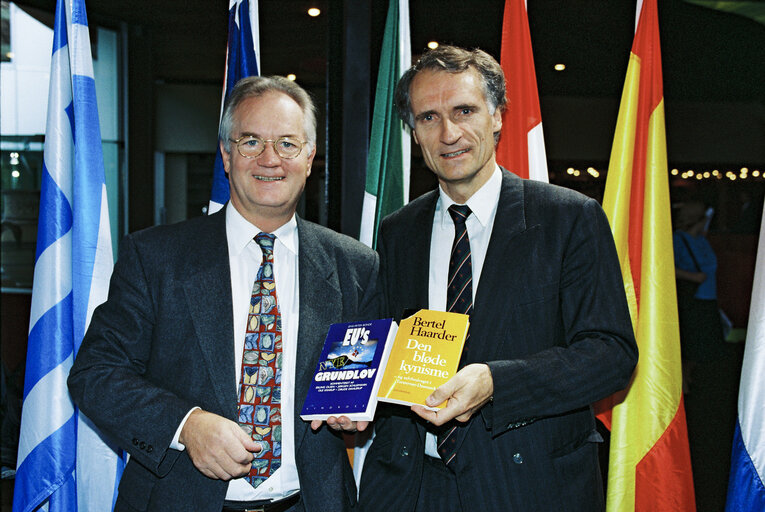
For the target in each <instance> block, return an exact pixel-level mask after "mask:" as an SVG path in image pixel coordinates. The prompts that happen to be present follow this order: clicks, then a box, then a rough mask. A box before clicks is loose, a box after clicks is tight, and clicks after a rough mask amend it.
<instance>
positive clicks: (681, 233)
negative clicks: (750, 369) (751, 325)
mask: <svg viewBox="0 0 765 512" xmlns="http://www.w3.org/2000/svg"><path fill="white" fill-rule="evenodd" d="M708 220H709V219H708V217H707V215H706V211H705V208H704V204H703V203H702V202H701V201H688V202H686V203H683V204H681V205H680V208H679V210H678V212H677V215H676V221H675V232H674V234H673V245H674V250H675V277H676V278H677V302H678V315H679V320H680V344H681V347H682V359H683V392H684V393H688V391H689V387H690V385H691V383H692V381H693V377H692V373H693V369H694V368H695V366H696V365H697V364H698V363H703V362H706V361H709V360H710V359H712V358H713V357H714V354H715V352H716V350H717V349H719V348H720V344H721V343H722V339H723V337H722V324H721V322H720V312H719V310H718V306H717V256H716V255H715V252H714V250H713V249H712V246H711V245H710V244H709V241H708V240H707V238H706V231H707V225H708Z"/></svg>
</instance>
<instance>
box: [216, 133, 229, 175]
mask: <svg viewBox="0 0 765 512" xmlns="http://www.w3.org/2000/svg"><path fill="white" fill-rule="evenodd" d="M218 146H220V156H221V158H222V160H223V169H224V170H225V171H226V175H228V170H229V168H230V167H229V166H230V165H231V153H229V152H228V151H226V145H225V144H223V141H222V140H221V141H218Z"/></svg>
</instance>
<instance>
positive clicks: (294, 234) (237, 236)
mask: <svg viewBox="0 0 765 512" xmlns="http://www.w3.org/2000/svg"><path fill="white" fill-rule="evenodd" d="M261 231H262V230H260V229H259V228H258V227H257V226H254V225H253V224H250V222H249V221H247V220H246V219H245V218H244V217H242V215H241V214H240V213H239V212H238V211H237V210H236V208H234V206H233V205H232V204H231V203H230V202H229V203H228V205H227V206H226V240H227V242H228V259H229V267H230V269H231V297H232V308H233V314H234V326H233V328H234V359H235V368H236V389H237V396H238V393H239V387H240V382H239V380H240V377H241V373H242V356H243V350H244V337H245V336H244V335H245V332H246V330H247V315H248V312H249V304H250V297H251V295H252V285H253V283H254V282H255V278H256V277H257V275H258V269H259V268H260V264H261V262H262V260H263V251H262V250H261V248H260V246H259V245H258V243H257V242H255V240H254V238H255V235H257V234H258V233H260V232H261ZM273 234H274V235H276V240H275V241H274V264H273V268H274V281H275V282H276V299H277V302H278V305H279V312H280V313H281V317H282V382H281V385H282V403H281V415H282V461H281V467H279V469H277V470H276V471H275V472H274V474H273V475H271V476H270V477H269V478H268V480H266V481H265V482H263V483H262V484H260V486H258V488H257V489H255V488H253V487H252V486H251V485H250V484H249V482H247V481H246V480H244V479H242V478H239V479H235V480H232V481H231V482H230V483H229V486H228V492H227V493H226V499H227V500H232V501H255V500H265V499H273V500H279V499H282V498H285V497H287V496H289V495H291V494H294V493H295V492H297V491H298V490H300V483H299V480H298V473H297V467H296V465H295V428H294V424H295V414H294V404H295V359H296V356H297V335H298V322H299V311H300V310H299V307H300V297H299V294H300V288H299V279H298V250H299V243H298V231H297V220H296V219H295V216H294V215H293V216H292V219H290V221H289V222H287V223H286V224H284V225H283V226H281V227H280V228H279V229H277V230H276V231H274V232H273ZM193 410H194V409H192V410H191V411H189V413H188V414H187V415H186V417H185V418H184V419H183V421H182V422H181V424H180V426H179V427H178V430H177V431H176V434H175V438H174V439H173V443H172V444H171V445H170V447H171V448H175V449H177V450H183V449H185V446H184V445H183V444H181V443H180V442H179V441H178V436H179V435H180V432H181V430H182V429H183V425H184V424H185V423H186V419H187V418H188V416H189V414H191V412H192V411H193Z"/></svg>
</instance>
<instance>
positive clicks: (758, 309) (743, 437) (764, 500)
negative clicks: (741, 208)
mask: <svg viewBox="0 0 765 512" xmlns="http://www.w3.org/2000/svg"><path fill="white" fill-rule="evenodd" d="M763 404H765V212H763V217H762V225H761V226H760V241H759V244H758V247H757V264H756V267H755V270H754V284H753V286H752V302H751V305H750V306H749V324H748V325H747V329H746V347H745V348H744V363H743V365H742V367H741V385H740V386H739V391H738V421H737V422H736V431H735V433H734V435H733V451H732V454H731V461H730V466H731V468H730V480H729V481H728V502H727V505H726V508H725V510H726V511H728V512H739V511H749V510H752V511H754V510H765V484H763V482H764V479H765V406H763Z"/></svg>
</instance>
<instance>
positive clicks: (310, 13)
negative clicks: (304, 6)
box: [308, 7, 321, 18]
mask: <svg viewBox="0 0 765 512" xmlns="http://www.w3.org/2000/svg"><path fill="white" fill-rule="evenodd" d="M319 14H321V10H320V9H317V8H316V7H311V8H310V9H308V16H310V17H312V18H315V17H316V16H318V15H319Z"/></svg>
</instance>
